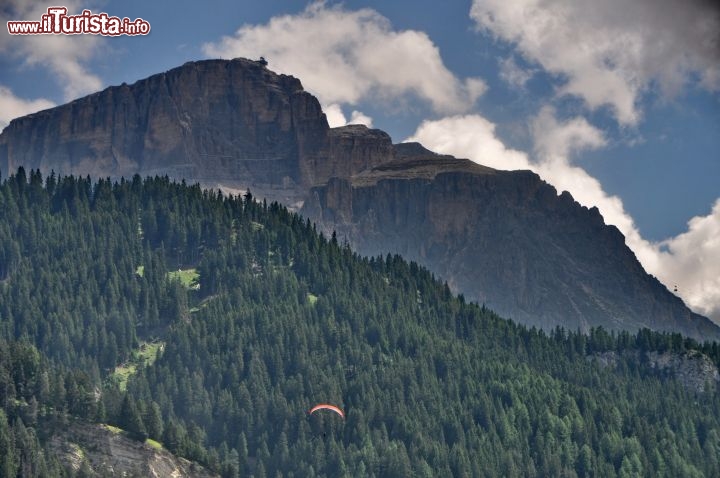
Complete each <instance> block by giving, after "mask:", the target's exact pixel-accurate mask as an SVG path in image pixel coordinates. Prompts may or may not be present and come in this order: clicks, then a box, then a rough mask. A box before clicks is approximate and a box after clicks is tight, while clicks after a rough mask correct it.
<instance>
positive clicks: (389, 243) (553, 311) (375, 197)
mask: <svg viewBox="0 0 720 478" xmlns="http://www.w3.org/2000/svg"><path fill="white" fill-rule="evenodd" d="M21 165H22V166H24V167H25V168H26V169H30V168H32V169H35V168H37V169H40V170H41V171H43V172H44V173H49V172H50V171H51V170H54V171H55V172H56V173H58V174H69V173H72V174H77V175H83V176H84V175H86V174H90V175H91V176H94V177H107V176H110V177H116V178H117V177H120V176H126V177H127V176H131V175H133V174H140V175H155V174H161V175H169V176H170V177H172V178H175V179H178V180H179V179H185V180H187V181H189V182H199V183H201V184H202V185H204V186H207V187H222V188H225V189H226V190H230V191H231V192H244V190H245V189H247V188H249V189H251V190H252V192H253V194H254V196H255V197H258V198H266V199H268V200H278V201H280V202H282V203H284V204H286V205H288V206H290V207H295V208H300V207H302V212H303V214H305V215H307V216H309V217H310V218H312V219H313V220H316V221H318V223H319V225H320V227H321V229H322V230H324V231H325V232H327V233H328V234H330V233H331V232H332V231H333V230H336V231H337V232H338V233H339V234H340V236H341V237H344V238H347V239H348V240H349V242H350V243H351V244H352V245H353V246H355V248H356V249H357V250H358V251H359V252H361V253H363V254H369V255H376V254H385V253H388V252H391V253H400V254H402V255H404V256H406V257H407V258H408V259H411V260H415V261H417V262H419V263H420V264H423V265H425V266H427V267H429V268H430V269H431V270H433V271H434V272H435V273H436V274H437V275H438V276H439V277H441V278H442V279H444V280H447V282H448V283H449V284H450V286H451V287H452V288H453V290H454V291H456V292H461V293H464V294H465V296H466V297H467V298H468V299H472V300H477V301H478V302H484V303H485V304H486V305H488V306H489V307H491V308H493V309H495V310H496V311H498V312H499V313H501V314H502V315H505V316H507V317H511V318H514V319H516V320H518V321H520V322H524V323H528V324H532V325H538V326H542V327H546V328H551V327H554V326H556V325H562V326H565V327H567V328H570V329H576V328H579V329H581V330H587V329H588V328H589V327H591V326H598V325H603V326H605V327H607V328H610V329H630V330H635V329H637V328H640V327H649V328H651V329H655V330H672V331H680V332H683V333H685V334H687V335H690V336H692V337H695V338H698V339H701V340H702V339H719V338H720V328H718V327H717V326H716V325H714V324H712V323H711V322H710V321H709V320H707V319H705V318H704V317H701V316H699V315H697V314H694V313H692V312H691V311H690V310H689V309H688V308H687V307H686V306H685V305H684V304H683V303H682V301H681V300H680V299H679V298H677V297H675V296H674V295H672V294H671V293H670V292H669V291H668V290H667V289H666V288H665V287H663V286H662V285H661V284H660V283H659V282H658V281H657V280H656V279H655V278H653V277H651V276H649V275H647V274H646V273H645V271H644V270H643V269H642V267H641V266H640V264H639V262H638V261H637V259H636V258H635V256H634V255H633V254H632V252H631V251H630V250H629V249H628V248H627V247H626V245H625V242H624V238H623V236H622V235H621V234H620V232H619V231H618V230H617V229H616V228H614V227H608V226H606V225H605V224H604V222H603V219H602V217H601V216H600V214H599V213H598V211H597V209H589V210H588V209H586V208H583V207H581V206H580V205H578V204H577V203H576V202H575V201H574V200H573V198H572V197H571V196H570V195H569V194H567V193H562V194H560V195H558V194H557V191H555V189H554V188H552V187H551V186H549V185H547V184H546V183H544V182H543V181H542V180H540V178H539V177H538V176H537V175H535V174H533V173H531V172H529V171H515V172H508V171H496V170H493V169H491V168H487V167H484V166H481V165H479V164H476V163H473V162H471V161H468V160H465V159H458V158H454V157H451V156H444V155H439V154H435V153H433V152H431V151H428V150H427V149H425V148H424V147H422V146H421V145H419V144H417V143H406V144H397V145H393V144H392V141H391V139H390V137H389V136H388V135H387V134H386V133H384V132H382V131H380V130H376V129H369V128H367V127H365V126H361V125H349V126H344V127H341V128H329V127H328V124H327V120H326V117H325V114H324V113H323V112H322V111H321V108H320V104H319V103H318V101H317V100H316V99H315V98H314V97H313V96H312V95H310V94H308V93H307V92H305V91H304V90H303V88H302V85H301V83H300V81H299V80H297V79H296V78H293V77H290V76H286V75H278V74H276V73H273V72H272V71H270V70H269V69H268V68H267V66H266V64H265V63H264V62H256V61H251V60H245V59H234V60H206V61H199V62H191V63H187V64H185V65H183V66H181V67H178V68H175V69H173V70H170V71H167V72H165V73H161V74H158V75H154V76H151V77H149V78H147V79H145V80H141V81H138V82H136V83H134V84H132V85H125V84H123V85H120V86H114V87H110V88H107V89H105V90H103V91H101V92H99V93H96V94H93V95H90V96H87V97H85V98H81V99H78V100H76V101H73V102H72V103H69V104H67V105H63V106H59V107H56V108H52V109H49V110H45V111H41V112H38V113H35V114H33V115H29V116H25V117H23V118H18V119H15V120H13V121H12V122H11V123H10V125H8V127H7V128H6V129H5V130H4V131H3V132H2V134H0V171H1V172H2V173H3V174H7V173H8V172H14V171H15V169H16V168H17V167H18V166H21Z"/></svg>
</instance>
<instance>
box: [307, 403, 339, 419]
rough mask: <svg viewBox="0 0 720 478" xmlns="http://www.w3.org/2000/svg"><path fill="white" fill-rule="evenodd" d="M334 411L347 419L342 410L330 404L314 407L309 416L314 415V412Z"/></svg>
mask: <svg viewBox="0 0 720 478" xmlns="http://www.w3.org/2000/svg"><path fill="white" fill-rule="evenodd" d="M323 409H324V410H332V411H333V412H335V413H337V414H338V415H340V416H341V417H343V418H345V413H344V412H343V411H342V410H340V408H338V407H336V406H335V405H330V404H329V403H318V404H317V405H315V406H314V407H312V408H311V409H310V410H308V415H312V414H313V413H314V412H316V411H318V410H323Z"/></svg>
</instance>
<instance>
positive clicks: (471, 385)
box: [0, 169, 720, 477]
mask: <svg viewBox="0 0 720 478" xmlns="http://www.w3.org/2000/svg"><path fill="white" fill-rule="evenodd" d="M650 351H659V352H664V353H672V354H675V355H677V356H688V351H692V354H691V356H693V357H695V356H701V355H702V356H706V357H709V360H710V361H712V362H713V363H714V365H717V364H718V363H720V350H719V349H718V345H717V343H712V344H698V343H697V342H695V341H693V340H690V339H685V338H683V337H681V336H680V335H673V334H657V333H652V332H649V331H643V332H641V333H639V334H637V335H630V334H627V333H621V334H609V333H607V332H605V331H604V330H602V329H593V330H592V331H591V333H590V334H589V335H583V334H579V333H575V332H572V331H563V330H559V329H558V330H556V331H555V332H553V333H552V334H550V335H547V334H545V333H543V332H540V331H538V330H535V329H528V328H525V327H523V326H519V325H516V324H514V323H512V322H510V321H507V320H504V319H502V318H500V317H498V316H497V315H495V314H494V313H493V312H491V311H489V310H486V309H485V308H484V307H482V306H478V305H477V304H469V303H466V301H465V300H464V299H463V298H462V297H453V296H452V294H451V293H450V291H449V289H448V287H447V286H446V285H444V284H442V283H440V282H438V281H437V280H435V278H434V277H433V276H432V275H431V274H430V273H428V272H427V271H426V270H424V269H422V268H420V267H418V266H417V265H416V264H414V263H407V262H406V261H404V260H403V259H402V258H400V257H397V256H388V257H377V258H360V257H358V256H357V255H355V254H354V253H353V252H352V251H351V250H350V248H349V247H348V246H347V245H344V244H339V243H338V241H337V240H336V239H335V238H334V237H333V238H324V237H323V236H321V235H319V234H317V232H316V231H315V229H314V227H313V226H312V225H311V224H310V223H309V222H308V221H306V220H304V219H303V218H301V217H299V216H298V215H295V214H292V213H290V212H288V211H287V210H286V209H285V208H283V207H281V206H279V205H277V204H270V205H268V204H261V203H257V202H255V201H254V200H253V199H252V196H251V195H250V194H246V195H245V196H244V197H228V196H224V195H221V194H219V193H217V192H212V191H210V192H209V191H203V190H201V189H200V187H198V186H187V185H185V184H176V183H172V182H170V181H169V180H168V179H167V178H149V179H144V180H143V179H141V178H140V177H139V176H136V177H134V178H132V179H131V180H123V181H120V182H115V183H113V182H110V181H109V180H100V181H97V182H94V181H92V180H91V179H90V178H84V179H83V178H74V177H62V178H56V177H54V176H50V177H48V178H43V177H41V175H40V173H39V172H30V174H29V176H28V175H27V174H26V172H25V171H24V170H22V169H20V170H19V171H18V172H17V174H15V175H13V176H11V177H9V178H5V179H3V181H2V184H1V185H0V404H2V407H3V408H2V412H0V475H2V476H62V475H66V476H74V475H81V476H88V475H89V476H93V474H97V475H99V476H102V470H97V469H96V470H93V469H91V468H90V467H88V466H84V467H80V468H79V469H75V468H72V467H70V466H68V465H67V464H66V463H64V462H63V461H62V460H61V459H59V458H58V457H57V456H55V454H54V452H53V450H52V449H51V448H50V447H49V446H48V445H47V444H48V441H49V438H50V437H51V436H52V435H53V433H54V430H57V429H58V428H62V427H64V426H65V425H66V424H67V423H68V422H69V421H88V422H95V423H106V424H110V425H112V426H115V427H119V428H120V429H122V430H125V432H126V433H127V434H128V435H129V436H132V437H133V438H135V439H136V440H145V439H147V438H150V439H152V440H154V442H153V443H155V442H157V445H158V446H160V444H162V446H164V447H165V448H166V449H168V450H170V451H172V452H174V453H176V454H178V455H180V456H184V457H187V458H190V459H192V460H196V461H198V462H200V463H203V464H204V465H206V466H207V467H208V468H209V469H211V470H213V471H215V472H217V473H220V474H221V475H222V476H228V477H233V476H254V477H278V476H284V477H290V476H295V477H305V476H328V477H334V476H348V477H350V476H370V477H371V476H377V477H380V476H427V477H432V476H580V477H582V476H598V477H613V476H618V477H626V476H627V477H629V476H668V477H676V476H708V477H711V476H720V463H719V460H720V458H719V457H720V399H719V398H718V397H719V395H718V392H717V390H716V387H715V385H714V384H713V383H712V380H709V382H708V383H707V384H706V386H705V387H704V391H698V390H697V389H692V388H688V387H686V386H685V385H683V384H682V383H681V382H680V381H678V380H676V379H675V378H674V377H673V376H672V373H668V372H658V371H657V370H656V369H655V368H653V366H652V365H653V363H652V362H651V360H650V359H649V356H650V354H648V353H647V352H650ZM608 356H611V357H612V360H610V361H608V360H605V358H606V357H608ZM603 364H606V365H603ZM319 402H327V403H332V404H335V405H338V406H339V407H341V408H342V409H343V410H344V412H345V418H344V419H343V418H342V417H340V416H339V415H338V414H335V413H332V412H328V411H327V410H326V411H320V412H316V413H314V414H312V415H308V413H307V411H308V410H309V409H310V408H311V407H312V406H313V405H315V404H316V403H319ZM325 412H328V413H325Z"/></svg>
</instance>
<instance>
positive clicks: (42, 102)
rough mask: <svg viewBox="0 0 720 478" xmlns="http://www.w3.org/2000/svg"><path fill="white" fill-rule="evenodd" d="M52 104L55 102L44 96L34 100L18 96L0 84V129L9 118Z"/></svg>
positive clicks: (33, 111) (5, 124)
mask: <svg viewBox="0 0 720 478" xmlns="http://www.w3.org/2000/svg"><path fill="white" fill-rule="evenodd" d="M53 106H55V103H53V102H52V101H50V100H46V99H45V98H38V99H36V100H25V99H22V98H18V97H17V96H15V95H14V94H13V92H12V91H11V90H10V89H9V88H7V87H5V86H2V85H0V130H2V129H3V128H5V126H7V125H8V124H9V123H10V120H12V119H14V118H17V117H19V116H24V115H27V114H30V113H35V112H36V111H40V110H44V109H47V108H52V107H53Z"/></svg>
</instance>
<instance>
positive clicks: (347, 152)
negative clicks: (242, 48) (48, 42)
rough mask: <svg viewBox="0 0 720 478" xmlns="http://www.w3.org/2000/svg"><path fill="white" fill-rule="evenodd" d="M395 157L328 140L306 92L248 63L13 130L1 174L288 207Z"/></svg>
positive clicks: (380, 139) (382, 148) (159, 82)
mask: <svg viewBox="0 0 720 478" xmlns="http://www.w3.org/2000/svg"><path fill="white" fill-rule="evenodd" d="M391 153H392V143H391V141H390V137H389V136H388V135H387V134H385V133H383V132H381V131H379V130H368V129H367V128H365V127H364V126H349V127H345V128H335V129H330V128H329V127H328V124H327V119H326V117H325V114H324V113H323V112H322V110H321V108H320V104H319V103H318V101H317V99H315V98H314V97H313V96H312V95H310V94H309V93H307V92H305V91H304V90H303V88H302V85H301V83H300V81H299V80H297V79H296V78H293V77H291V76H286V75H278V74H275V73H273V72H272V71H270V70H268V69H267V68H266V66H265V65H264V64H263V63H261V62H255V61H250V60H245V59H235V60H232V61H225V60H207V61H199V62H191V63H187V64H185V65H183V66H181V67H179V68H175V69H173V70H170V71H167V72H165V73H161V74H157V75H153V76H151V77H149V78H147V79H145V80H141V81H138V82H136V83H134V84H133V85H127V84H123V85H120V86H113V87H110V88H107V89H105V90H103V91H101V92H98V93H95V94H92V95H90V96H87V97H84V98H80V99H78V100H75V101H73V102H71V103H69V104H66V105H62V106H59V107H56V108H52V109H48V110H45V111H41V112H38V113H35V114H32V115H29V116H25V117H22V118H18V119H16V120H13V121H12V122H11V123H10V124H9V125H8V127H7V128H6V129H5V130H4V131H3V134H2V135H1V136H0V170H1V171H3V172H6V173H7V172H8V171H11V172H12V171H15V170H16V169H17V167H18V166H21V165H22V166H24V167H25V168H28V169H30V168H32V169H40V170H41V171H42V172H43V173H49V172H50V171H51V170H54V171H55V172H56V173H57V174H75V175H82V176H84V175H86V174H90V175H91V176H94V177H105V176H109V177H115V178H119V177H121V176H125V177H129V176H132V175H134V174H140V175H143V176H145V175H155V174H159V175H168V176H170V177H172V178H176V179H186V180H189V181H192V182H200V183H201V184H203V185H206V186H211V187H213V186H224V187H228V188H236V189H240V188H243V189H244V188H247V187H251V188H252V189H253V191H255V192H256V196H263V197H267V198H269V199H276V200H281V201H283V202H286V203H293V202H294V201H296V200H298V199H299V198H300V196H302V194H303V193H304V192H305V191H306V190H307V187H308V186H310V185H315V184H321V183H324V182H326V181H327V180H328V179H329V178H330V177H331V176H335V175H347V174H351V173H354V172H357V171H359V170H361V169H364V168H366V167H368V166H373V165H375V164H376V162H379V161H383V160H385V159H386V158H385V156H384V155H386V154H391ZM341 159H342V161H341ZM345 159H347V161H345Z"/></svg>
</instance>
